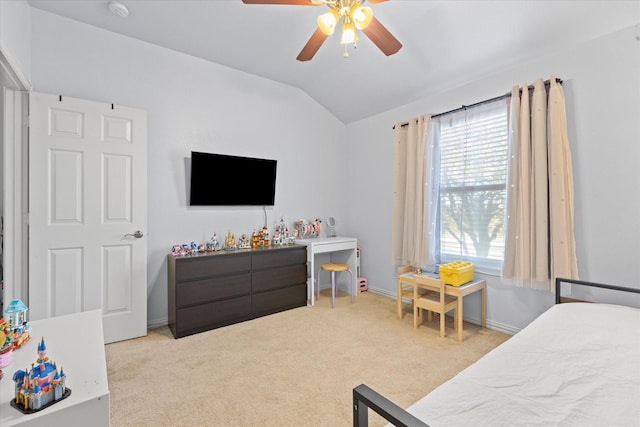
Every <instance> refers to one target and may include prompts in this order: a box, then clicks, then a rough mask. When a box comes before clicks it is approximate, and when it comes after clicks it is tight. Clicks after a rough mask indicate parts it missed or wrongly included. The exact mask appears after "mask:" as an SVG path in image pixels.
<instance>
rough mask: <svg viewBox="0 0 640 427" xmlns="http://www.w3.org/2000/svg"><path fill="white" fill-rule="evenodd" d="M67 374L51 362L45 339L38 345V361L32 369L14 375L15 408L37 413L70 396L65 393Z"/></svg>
mask: <svg viewBox="0 0 640 427" xmlns="http://www.w3.org/2000/svg"><path fill="white" fill-rule="evenodd" d="M66 378H67V376H66V374H65V373H64V371H63V370H62V369H60V370H58V367H57V366H56V364H55V363H51V362H49V358H48V357H47V347H46V345H45V344H44V338H42V340H41V341H40V344H38V359H37V360H36V363H33V364H32V365H31V369H27V370H24V371H22V370H19V371H16V373H15V374H13V381H14V382H15V383H16V384H15V391H16V398H15V407H16V408H18V409H24V410H29V411H37V410H40V409H42V408H44V407H45V406H47V405H49V404H53V403H55V402H56V401H58V400H61V399H63V398H64V397H66V396H67V395H68V393H65V392H66V391H67V390H68V389H66V388H65V381H66Z"/></svg>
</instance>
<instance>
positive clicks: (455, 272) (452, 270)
mask: <svg viewBox="0 0 640 427" xmlns="http://www.w3.org/2000/svg"><path fill="white" fill-rule="evenodd" d="M473 271H474V266H473V264H472V263H471V262H469V261H454V262H450V263H449V264H442V265H441V266H440V280H442V281H443V282H444V283H445V284H447V285H452V286H460V285H463V284H465V283H467V282H470V281H472V280H473Z"/></svg>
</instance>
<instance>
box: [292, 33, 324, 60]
mask: <svg viewBox="0 0 640 427" xmlns="http://www.w3.org/2000/svg"><path fill="white" fill-rule="evenodd" d="M327 37H329V36H328V35H326V34H325V33H323V32H322V31H320V28H316V31H315V32H314V33H313V34H312V35H311V38H310V39H309V41H307V44H305V45H304V47H303V48H302V50H301V51H300V53H299V54H298V57H297V58H296V59H297V60H298V61H308V60H310V59H311V58H313V55H315V54H316V52H317V51H318V49H320V46H322V43H324V41H325V40H326V39H327Z"/></svg>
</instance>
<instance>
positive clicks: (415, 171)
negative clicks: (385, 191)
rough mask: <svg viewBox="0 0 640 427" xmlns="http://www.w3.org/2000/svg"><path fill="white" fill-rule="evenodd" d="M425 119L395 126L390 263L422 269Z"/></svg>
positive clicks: (421, 118)
mask: <svg viewBox="0 0 640 427" xmlns="http://www.w3.org/2000/svg"><path fill="white" fill-rule="evenodd" d="M427 117H429V116H420V117H418V118H414V119H411V120H409V123H404V124H401V123H397V124H396V125H395V127H394V133H393V198H392V212H391V215H392V218H391V262H392V264H393V265H405V264H411V265H414V266H424V265H425V264H426V256H425V245H426V243H425V225H424V203H425V197H424V182H425V132H426V131H427V126H426V122H425V121H428V120H429V119H428V118H427Z"/></svg>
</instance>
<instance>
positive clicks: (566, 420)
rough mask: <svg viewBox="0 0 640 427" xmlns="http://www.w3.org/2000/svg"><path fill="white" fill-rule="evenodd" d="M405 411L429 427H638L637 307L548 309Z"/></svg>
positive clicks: (639, 321) (639, 315)
mask: <svg viewBox="0 0 640 427" xmlns="http://www.w3.org/2000/svg"><path fill="white" fill-rule="evenodd" d="M434 369H437V368H434ZM418 378H419V377H418ZM407 410H408V412H410V413H412V414H414V415H415V416H417V417H418V418H420V419H421V420H423V421H424V422H426V423H427V424H429V425H430V426H431V427H438V426H443V427H451V426H465V427H468V426H580V427H584V426H625V427H627V426H640V309H635V308H630V307H624V306H618V305H608V304H588V303H568V304H560V305H554V306H553V307H551V308H550V309H549V310H548V311H546V312H545V313H543V314H542V315H541V316H540V317H538V318H537V319H536V320H535V321H533V322H532V323H531V324H530V325H529V326H527V327H526V328H524V329H523V330H522V331H520V332H518V333H517V334H516V335H514V336H513V337H511V338H510V339H509V340H508V341H506V342H505V343H504V344H502V345H500V346H498V347H497V348H495V349H494V350H493V351H491V352H489V353H488V354H486V355H485V356H484V357H482V358H481V359H480V360H478V361H477V362H476V363H474V364H473V365H471V366H469V367H468V368H467V369H465V370H464V371H462V372H460V373H459V374H458V375H457V376H455V377H454V378H452V379H451V380H449V381H448V382H446V383H444V384H442V385H441V386H440V387H438V388H437V389H435V390H434V391H433V392H431V393H430V394H428V395H427V396H425V397H424V398H422V399H421V400H419V401H418V402H416V403H415V404H413V405H412V406H410V407H409V408H408V409H407Z"/></svg>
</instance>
